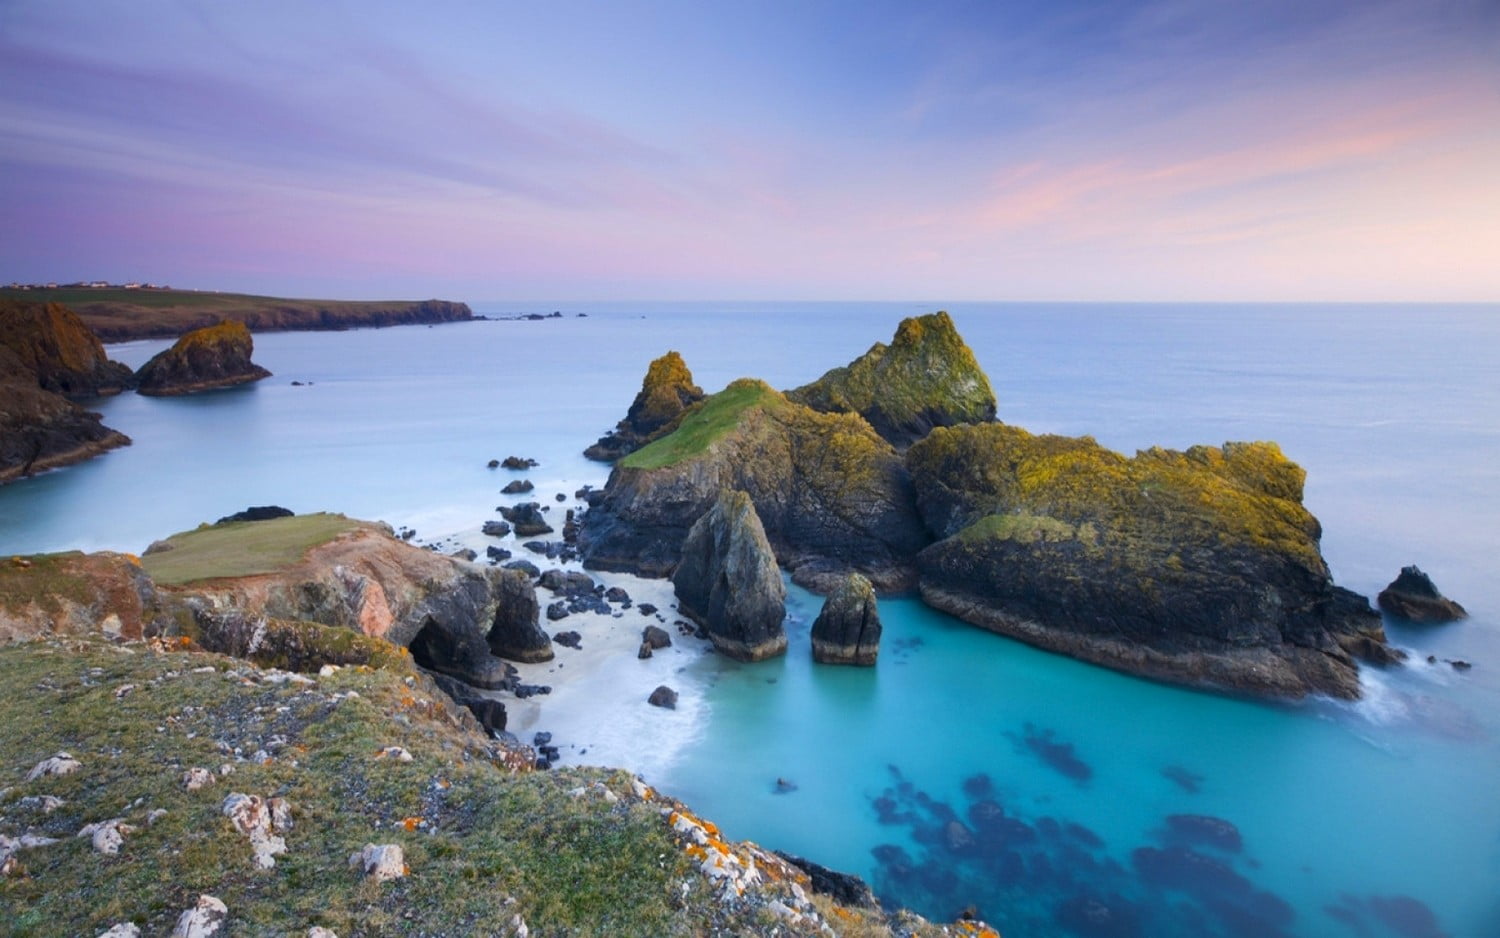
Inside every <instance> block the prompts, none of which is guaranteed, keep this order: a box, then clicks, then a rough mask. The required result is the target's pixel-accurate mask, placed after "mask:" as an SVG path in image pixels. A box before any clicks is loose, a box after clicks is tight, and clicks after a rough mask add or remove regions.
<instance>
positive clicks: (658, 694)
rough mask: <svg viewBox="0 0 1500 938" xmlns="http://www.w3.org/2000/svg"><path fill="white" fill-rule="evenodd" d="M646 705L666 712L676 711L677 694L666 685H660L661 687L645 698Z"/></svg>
mask: <svg viewBox="0 0 1500 938" xmlns="http://www.w3.org/2000/svg"><path fill="white" fill-rule="evenodd" d="M646 703H648V704H650V705H651V706H653V707H662V708H664V709H667V710H676V709H677V692H676V691H675V690H673V689H672V688H670V687H668V686H667V685H665V684H662V685H661V686H659V687H657V688H656V690H654V691H652V692H651V696H650V697H647V698H646Z"/></svg>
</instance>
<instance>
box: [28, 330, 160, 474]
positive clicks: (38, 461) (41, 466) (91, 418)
mask: <svg viewBox="0 0 1500 938" xmlns="http://www.w3.org/2000/svg"><path fill="white" fill-rule="evenodd" d="M122 367H123V366H122ZM129 444H130V437H128V436H126V435H125V434H123V433H119V432H117V431H115V430H111V429H110V428H109V427H106V426H105V425H104V423H103V422H102V420H101V419H100V416H99V415H98V414H96V413H94V412H93V411H89V410H84V409H83V408H82V407H79V406H78V405H77V404H75V403H73V402H72V401H70V400H68V399H67V398H65V397H63V396H62V395H61V394H57V393H54V392H52V391H49V390H46V389H45V388H43V387H41V386H40V385H39V384H38V383H37V378H36V375H35V374H33V373H32V372H31V370H30V369H29V368H27V367H26V366H25V365H24V364H23V363H22V361H21V359H20V358H19V357H18V356H17V355H16V353H15V352H14V351H12V350H11V349H10V348H7V347H5V346H3V345H0V482H8V481H10V480H11V479H16V478H23V477H25V476H30V475H33V474H35V473H38V472H45V471H47V470H48V469H56V468H60V467H62V466H68V465H72V464H73V463H76V462H82V461H83V460H85V459H90V458H92V457H94V456H97V455H99V454H100V453H104V452H107V451H109V450H111V449H114V448H115V447H117V446H128V445H129Z"/></svg>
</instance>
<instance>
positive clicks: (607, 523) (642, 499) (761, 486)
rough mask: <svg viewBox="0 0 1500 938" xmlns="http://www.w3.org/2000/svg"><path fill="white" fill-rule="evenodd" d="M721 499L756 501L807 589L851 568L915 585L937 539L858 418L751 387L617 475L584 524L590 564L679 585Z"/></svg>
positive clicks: (727, 396) (711, 407)
mask: <svg viewBox="0 0 1500 938" xmlns="http://www.w3.org/2000/svg"><path fill="white" fill-rule="evenodd" d="M720 489H736V490H740V491H743V492H746V493H748V494H749V496H750V499H751V500H752V501H753V502H754V504H755V511H756V514H757V515H758V516H759V518H760V521H761V523H762V524H763V525H764V527H765V532H766V536H767V537H768V538H769V540H770V543H771V545H772V547H773V548H774V550H775V552H776V556H777V558H778V560H780V562H781V563H783V564H784V565H786V566H787V567H788V568H790V569H791V570H792V573H793V578H794V579H796V580H797V581H798V582H799V583H804V584H813V585H816V584H818V583H820V582H821V581H825V580H827V578H829V577H831V576H836V575H838V574H842V573H845V572H848V571H850V570H857V571H859V572H861V573H864V574H865V575H866V576H867V577H869V578H870V580H871V581H872V582H874V583H875V584H876V585H877V586H878V587H880V588H882V589H895V588H902V587H906V588H909V587H910V586H911V585H912V584H913V582H914V579H915V578H914V575H913V570H912V566H911V560H912V557H913V556H914V555H915V554H916V552H917V551H918V550H920V549H921V548H922V547H923V546H925V545H926V544H927V543H928V538H927V535H926V533H925V531H924V530H923V527H922V523H921V520H920V519H919V518H918V517H917V514H916V511H915V507H914V502H913V494H912V490H911V482H910V479H909V478H908V476H907V474H906V470H905V468H904V467H903V465H902V463H901V459H900V457H898V456H897V455H896V452H895V450H893V449H892V448H891V446H890V444H889V443H887V442H886V441H885V440H883V439H881V438H880V437H879V436H877V435H876V434H875V432H874V431H872V430H871V429H870V427H869V425H868V424H866V423H865V422H864V420H863V419H861V418H860V417H858V416H856V415H854V414H820V413H818V412H816V411H814V410H811V409H810V408H807V407H803V406H801V405H799V404H794V403H792V402H791V401H788V400H787V399H786V398H785V397H783V396H782V395H781V394H779V393H777V392H776V391H774V390H772V389H771V388H770V387H768V386H767V385H766V384H764V383H763V382H760V381H751V380H741V381H736V382H734V383H733V384H731V385H730V386H729V387H728V388H726V389H725V390H723V391H721V392H720V393H718V394H715V395H713V396H712V397H710V398H707V399H706V400H704V401H703V402H702V403H700V404H699V405H698V406H697V407H694V408H693V409H692V410H691V411H690V412H689V413H688V414H687V415H686V416H685V417H684V418H683V420H682V423H681V424H680V425H679V426H678V428H677V429H676V430H675V431H673V432H672V433H670V434H668V435H667V436H664V437H661V438H660V439H658V440H656V441H655V442H653V443H651V444H650V445H648V446H646V447H643V448H642V449H639V450H637V451H636V452H634V453H632V454H630V455H629V456H627V457H625V458H624V459H622V460H620V462H619V463H617V464H616V465H615V468H614V471H613V472H611V473H610V478H609V483H608V485H607V486H606V488H605V490H604V496H603V498H602V499H601V500H600V502H599V504H598V505H597V506H596V507H593V508H591V509H590V510H589V511H588V512H587V513H586V514H585V515H584V516H583V526H582V530H581V531H580V532H579V537H578V544H579V547H580V549H581V551H582V553H583V556H584V563H585V565H586V566H589V567H594V568H597V569H603V570H619V571H625V572H631V573H638V574H641V575H644V576H656V577H659V576H666V575H668V574H669V573H670V572H671V570H672V568H673V567H674V566H675V565H676V564H677V561H678V559H679V557H680V556H681V547H682V542H683V538H684V537H685V536H686V534H687V531H688V528H689V527H691V526H692V524H693V523H694V522H695V521H696V520H697V519H698V518H699V517H701V516H702V515H703V513H704V512H706V511H707V510H708V509H709V507H710V506H711V505H712V504H713V503H714V501H715V499H716V498H717V497H718V493H719V490H720Z"/></svg>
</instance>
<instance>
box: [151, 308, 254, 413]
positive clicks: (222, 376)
mask: <svg viewBox="0 0 1500 938" xmlns="http://www.w3.org/2000/svg"><path fill="white" fill-rule="evenodd" d="M254 350H255V342H254V340H253V339H251V338H250V330H249V329H248V328H246V327H245V324H244V323H242V322H239V321H238V320H234V319H226V320H224V321H223V322H221V323H218V324H217V325H213V326H208V327H206V328H203V329H196V330H194V331H192V332H189V333H188V334H187V335H185V336H183V337H182V338H180V339H178V340H177V341H176V342H175V343H174V344H173V345H172V347H171V348H169V349H167V350H166V351H164V352H161V353H159V354H157V355H155V356H153V357H152V359H151V360H150V361H148V362H146V364H144V365H142V366H141V368H140V370H139V371H137V372H136V375H135V377H136V382H137V385H138V387H139V390H140V393H142V394H149V395H153V396H169V395H177V394H192V393H195V392H197V391H208V390H213V389H215V388H228V387H234V386H236V385H240V384H248V383H250V382H252V381H259V380H260V379H262V378H269V377H270V376H271V373H270V372H269V371H267V370H265V369H264V368H262V367H260V366H259V365H257V364H255V363H254V362H252V361H251V360H250V356H251V354H252V353H253V352H254Z"/></svg>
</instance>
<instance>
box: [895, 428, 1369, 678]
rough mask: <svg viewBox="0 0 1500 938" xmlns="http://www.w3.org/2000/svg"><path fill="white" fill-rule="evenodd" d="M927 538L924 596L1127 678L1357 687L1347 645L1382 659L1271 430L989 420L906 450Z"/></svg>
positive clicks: (1295, 470)
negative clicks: (1178, 438) (1179, 437)
mask: <svg viewBox="0 0 1500 938" xmlns="http://www.w3.org/2000/svg"><path fill="white" fill-rule="evenodd" d="M907 463H908V465H909V467H910V468H911V473H912V478H913V482H914V484H915V486H916V491H917V499H918V504H919V506H920V508H921V510H922V515H923V518H924V519H925V520H926V522H927V524H928V526H929V528H930V529H931V531H932V533H933V535H934V536H936V537H937V538H940V540H939V542H938V543H936V544H934V545H932V546H931V547H928V548H927V549H926V550H924V551H923V552H922V554H921V555H920V556H919V558H918V562H919V565H920V569H921V576H922V580H921V591H922V596H923V598H924V599H925V600H926V601H927V602H928V603H929V604H931V605H933V606H935V607H937V608H939V609H942V610H944V611H946V612H949V613H951V614H953V615H956V616H958V617H959V618H961V619H964V620H966V621H968V622H971V623H974V624H976V625H979V626H982V627H984V628H987V629H990V630H992V631H996V632H1000V633H1002V634H1005V635H1009V636H1012V637H1014V638H1019V639H1021V640H1023V641H1027V642H1030V643H1031V644H1034V645H1038V646H1040V647H1043V648H1047V649H1049V650H1052V651H1060V652H1063V653H1066V654H1070V655H1073V656H1075V657H1078V658H1082V659H1084V660H1087V661H1092V662H1094V663H1096V664H1103V665H1107V666H1109V667H1114V668H1119V669H1120V670H1124V671H1128V672H1130V673H1134V674H1140V675H1144V676H1147V677H1152V678H1156V679H1158V680H1165V681H1170V682H1174V683H1181V684H1188V685H1194V686H1204V687H1217V688H1229V689H1233V690H1237V691H1244V692H1249V693H1256V694H1265V695H1271V696H1284V697H1300V696H1303V695H1305V694H1309V693H1323V694H1330V695H1333V696H1336V697H1345V698H1355V697H1358V696H1359V681H1358V666H1357V664H1356V663H1355V661H1354V660H1353V657H1352V655H1353V654H1356V653H1357V654H1361V655H1366V656H1368V657H1372V658H1375V659H1377V660H1380V661H1381V662H1382V663H1384V662H1385V661H1389V660H1392V659H1393V658H1394V653H1392V652H1391V651H1390V650H1389V649H1388V647H1387V646H1386V645H1385V637H1384V633H1383V632H1382V630H1381V628H1380V623H1379V619H1378V617H1376V616H1375V614H1374V612H1373V611H1372V610H1371V609H1370V608H1369V604H1368V603H1367V602H1366V601H1365V600H1364V599H1363V598H1361V597H1358V596H1356V595H1354V594H1352V593H1349V592H1348V591H1346V590H1341V589H1338V588H1337V587H1335V586H1334V585H1333V582H1332V578H1331V576H1330V574H1329V571H1328V567H1327V565H1326V564H1325V563H1324V561H1323V558H1322V555H1321V553H1320V552H1319V549H1318V538H1319V535H1320V533H1321V531H1320V528H1319V526H1318V522H1317V520H1316V519H1315V518H1314V517H1313V516H1312V515H1311V514H1309V513H1308V511H1307V510H1306V509H1305V508H1304V507H1303V506H1302V481H1303V477H1304V473H1303V471H1302V469H1301V468H1300V467H1298V466H1297V465H1296V464H1294V463H1292V462H1290V461H1289V460H1287V459H1286V458H1285V457H1284V456H1283V455H1282V454H1281V451H1280V450H1279V449H1278V448H1277V447H1276V445H1275V444H1272V443H1228V444H1225V445H1224V446H1223V447H1222V448H1220V447H1207V446H1196V447H1193V448H1191V449H1189V450H1187V451H1186V452H1177V451H1173V450H1164V449H1155V448H1153V449H1150V450H1145V451H1143V452H1140V453H1138V454H1136V456H1135V457H1134V458H1126V457H1124V456H1121V455H1120V454H1118V453H1114V452H1111V451H1109V450H1106V449H1104V448H1103V447H1101V446H1099V445H1098V444H1097V443H1095V442H1094V441H1093V440H1092V439H1090V438H1088V437H1082V438H1065V437H1056V436H1033V435H1032V434H1030V433H1027V432H1026V431H1024V430H1020V429H1018V428H1015V427H1008V426H1004V425H1001V424H990V425H986V426H970V427H955V428H949V429H938V430H934V431H933V432H932V434H931V435H930V436H929V437H928V438H927V439H925V440H923V441H922V442H921V443H918V444H916V445H915V446H913V447H912V448H911V450H910V451H909V452H908V453H907Z"/></svg>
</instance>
